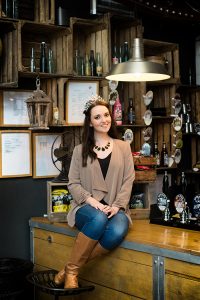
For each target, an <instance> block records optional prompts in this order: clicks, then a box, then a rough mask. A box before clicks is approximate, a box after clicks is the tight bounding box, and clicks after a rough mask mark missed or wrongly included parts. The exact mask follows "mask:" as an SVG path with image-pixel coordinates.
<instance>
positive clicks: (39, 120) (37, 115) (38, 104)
mask: <svg viewBox="0 0 200 300" xmlns="http://www.w3.org/2000/svg"><path fill="white" fill-rule="evenodd" d="M39 86H40V85H39V84H37V90H36V91H33V94H32V96H31V97H29V98H28V99H27V100H25V102H26V104H27V109H28V116H29V121H30V128H29V129H49V127H48V120H49V112H50V104H51V100H50V98H49V97H48V96H47V95H46V94H45V93H44V92H43V91H41V90H40V89H39Z"/></svg>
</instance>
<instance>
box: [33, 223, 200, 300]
mask: <svg viewBox="0 0 200 300" xmlns="http://www.w3.org/2000/svg"><path fill="white" fill-rule="evenodd" d="M30 228H31V257H32V260H33V262H34V263H35V265H36V269H41V268H54V269H60V268H62V267H63V264H64V263H65V262H66V261H67V259H68V257H69V253H70V250H71V247H72V245H73V242H74V237H75V236H76V234H77V231H76V230H75V229H72V228H70V227H68V226H67V224H66V223H50V222H49V221H48V220H47V219H45V218H32V219H31V220H30ZM48 254H49V255H48ZM80 278H81V279H82V280H83V282H84V283H87V284H88V283H89V284H91V283H92V284H94V285H95V287H96V288H95V291H93V292H92V293H89V294H87V296H84V295H83V294H82V295H81V298H77V296H76V298H75V299H81V300H84V299H87V300H90V299H97V300H103V299H109V300H115V299H120V300H129V299H131V300H132V299H147V300H151V299H159V300H162V299H168V300H174V299H177V300H179V299H181V300H190V299H192V300H200V234H199V232H198V231H192V230H185V229H180V228H173V227H165V226H161V225H155V224H149V221H148V220H134V223H133V226H132V227H131V228H130V230H129V233H128V235H127V237H126V239H125V240H124V242H123V243H122V244H121V246H120V247H119V248H117V249H116V250H114V251H112V253H110V254H109V255H106V256H104V257H101V258H99V259H96V260H95V261H92V262H90V263H89V264H88V265H86V266H85V267H84V268H83V270H82V272H81V274H80ZM84 297H85V298H84ZM63 299H64V298H63ZM66 299H68V300H69V299H70V298H69V297H68V298H66ZM71 299H72V298H71Z"/></svg>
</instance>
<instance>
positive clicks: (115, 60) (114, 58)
mask: <svg viewBox="0 0 200 300" xmlns="http://www.w3.org/2000/svg"><path fill="white" fill-rule="evenodd" d="M118 62H119V58H118V55H117V46H116V45H115V46H114V47H113V55H112V63H113V65H116V64H118Z"/></svg>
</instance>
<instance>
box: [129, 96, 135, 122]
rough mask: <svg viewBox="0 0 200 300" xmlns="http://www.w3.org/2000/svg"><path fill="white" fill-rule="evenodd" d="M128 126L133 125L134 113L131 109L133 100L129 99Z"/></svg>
mask: <svg viewBox="0 0 200 300" xmlns="http://www.w3.org/2000/svg"><path fill="white" fill-rule="evenodd" d="M128 124H130V125H132V124H135V112H134V108H133V98H129V107H128Z"/></svg>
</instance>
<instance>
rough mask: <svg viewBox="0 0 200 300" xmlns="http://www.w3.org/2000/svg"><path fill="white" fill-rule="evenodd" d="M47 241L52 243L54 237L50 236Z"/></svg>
mask: <svg viewBox="0 0 200 300" xmlns="http://www.w3.org/2000/svg"><path fill="white" fill-rule="evenodd" d="M47 241H48V242H49V243H52V237H51V236H50V235H49V236H48V238H47Z"/></svg>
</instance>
